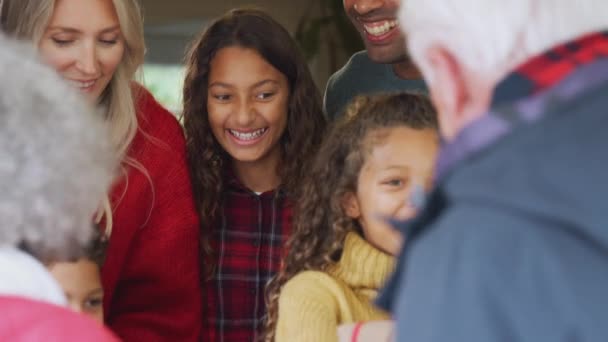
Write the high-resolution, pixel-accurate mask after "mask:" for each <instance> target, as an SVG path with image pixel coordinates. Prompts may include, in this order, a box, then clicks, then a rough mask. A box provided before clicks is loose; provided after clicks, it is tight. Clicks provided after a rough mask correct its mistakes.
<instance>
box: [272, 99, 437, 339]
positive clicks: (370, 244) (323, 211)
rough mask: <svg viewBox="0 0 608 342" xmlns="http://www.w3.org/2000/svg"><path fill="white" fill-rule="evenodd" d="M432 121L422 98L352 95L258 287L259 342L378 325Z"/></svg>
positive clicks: (428, 176)
mask: <svg viewBox="0 0 608 342" xmlns="http://www.w3.org/2000/svg"><path fill="white" fill-rule="evenodd" d="M436 127H437V124H436V117H435V112H434V110H433V107H432V105H431V103H430V101H429V100H428V99H427V98H426V97H425V96H424V95H418V94H407V93H405V94H395V95H386V96H378V97H360V98H358V99H357V100H355V101H354V103H353V104H352V105H351V106H350V108H349V109H348V110H347V116H346V117H345V118H344V119H343V120H342V121H340V122H338V123H337V125H336V126H335V127H334V128H333V130H332V131H331V132H330V134H329V136H328V137H327V138H326V140H325V141H324V143H323V145H322V146H321V149H320V151H319V153H318V155H317V158H316V159H315V162H314V163H313V165H312V166H311V168H310V171H309V172H310V174H309V175H308V177H307V181H306V182H305V183H304V187H303V193H302V201H301V202H300V203H299V207H298V210H297V211H296V217H295V218H294V232H293V235H292V236H291V237H290V240H289V242H288V245H287V249H288V251H289V252H288V255H287V258H286V260H285V265H284V267H283V269H282V270H281V271H280V272H279V274H278V275H277V277H276V278H275V279H273V281H272V283H271V284H270V285H269V288H268V302H269V303H268V310H269V317H268V321H267V325H266V329H267V330H266V336H265V337H266V340H267V341H273V340H274V341H321V342H322V341H336V340H337V327H338V325H339V324H344V323H351V322H358V321H369V320H377V319H387V318H388V316H387V315H386V314H385V313H384V312H382V311H380V310H379V309H377V308H375V307H374V306H373V304H372V302H371V301H372V299H373V298H374V297H375V295H376V293H377V290H378V288H380V287H381V286H382V284H383V282H384V281H385V280H386V278H387V277H388V276H389V274H390V273H391V272H392V269H393V266H394V256H395V255H396V254H397V253H398V251H399V249H400V246H401V242H402V237H401V235H400V233H399V232H398V231H396V230H394V229H393V228H391V227H390V226H389V225H387V224H386V223H385V222H386V220H387V219H389V218H393V219H401V220H403V219H407V218H410V217H412V216H413V215H414V214H415V208H414V206H413V205H412V204H411V201H410V197H411V196H412V194H413V193H414V191H415V190H416V189H424V188H427V187H428V186H429V185H430V184H431V182H432V173H433V166H434V161H435V155H436V152H437V148H438V142H439V140H438V135H437V128H436Z"/></svg>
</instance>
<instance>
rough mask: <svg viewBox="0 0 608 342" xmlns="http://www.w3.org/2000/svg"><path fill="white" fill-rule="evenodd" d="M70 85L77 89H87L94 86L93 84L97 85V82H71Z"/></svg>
mask: <svg viewBox="0 0 608 342" xmlns="http://www.w3.org/2000/svg"><path fill="white" fill-rule="evenodd" d="M70 84H71V85H72V86H74V87H76V88H82V89H86V88H89V87H91V86H93V84H95V81H89V82H80V81H70Z"/></svg>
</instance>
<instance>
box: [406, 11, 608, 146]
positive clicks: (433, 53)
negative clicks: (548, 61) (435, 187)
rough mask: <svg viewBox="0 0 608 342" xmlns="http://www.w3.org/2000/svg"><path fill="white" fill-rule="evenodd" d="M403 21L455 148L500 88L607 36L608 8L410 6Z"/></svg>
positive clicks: (445, 131) (412, 51)
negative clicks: (552, 51)
mask: <svg viewBox="0 0 608 342" xmlns="http://www.w3.org/2000/svg"><path fill="white" fill-rule="evenodd" d="M399 20H400V22H401V25H402V28H403V30H404V31H405V32H406V34H407V37H408V47H409V52H410V55H411V56H412V58H413V59H414V61H415V62H416V64H417V65H418V67H419V68H420V70H421V71H422V73H423V75H424V77H425V79H426V81H427V83H428V85H429V89H430V91H431V95H432V97H433V101H434V102H435V105H436V106H437V110H438V111H439V118H440V124H441V130H442V134H443V135H444V137H445V138H446V139H447V140H450V139H453V138H454V137H455V136H456V135H457V134H458V133H459V132H460V131H461V130H462V129H463V128H464V127H466V125H467V124H468V123H470V122H472V121H474V120H475V119H477V118H479V117H480V116H482V115H483V113H485V112H486V111H487V109H488V107H489V106H490V103H491V99H492V95H493V90H494V88H495V86H496V85H497V84H498V82H499V81H500V80H501V79H502V78H504V77H505V76H506V75H507V74H508V73H509V72H511V71H513V69H514V68H515V67H517V66H518V65H519V64H521V63H523V62H525V61H526V60H527V59H529V58H531V57H532V56H535V55H537V54H539V53H541V52H543V51H544V50H546V49H548V48H550V47H552V46H554V45H556V44H558V43H561V42H564V41H567V40H569V39H573V38H575V37H577V36H580V35H582V34H584V33H588V32H592V31H597V30H601V29H606V28H607V27H608V1H606V0H581V1H571V0H568V1H567V0H510V1H504V0H432V1H429V0H407V1H403V2H402V7H401V8H400V11H399Z"/></svg>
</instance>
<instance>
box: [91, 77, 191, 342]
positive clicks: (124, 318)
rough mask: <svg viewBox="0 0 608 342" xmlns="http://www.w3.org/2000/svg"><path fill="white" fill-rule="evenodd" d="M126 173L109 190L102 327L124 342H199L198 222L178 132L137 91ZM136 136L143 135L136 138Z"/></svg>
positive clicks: (159, 109)
mask: <svg viewBox="0 0 608 342" xmlns="http://www.w3.org/2000/svg"><path fill="white" fill-rule="evenodd" d="M138 103H139V105H138V115H139V132H138V133H137V135H136V136H135V139H134V140H133V142H132V145H131V148H130V152H129V155H130V156H131V157H132V158H134V159H135V160H137V161H138V162H139V163H141V165H142V166H143V167H144V168H145V170H146V172H147V173H148V176H149V177H146V175H145V174H144V173H142V172H141V171H139V170H137V169H135V168H130V170H129V173H128V178H127V179H126V180H125V179H123V180H121V181H120V182H119V183H118V184H116V185H115V186H114V188H113V190H112V196H111V199H112V202H113V207H114V208H113V218H114V226H113V229H112V235H111V237H110V242H109V245H108V249H107V254H106V260H105V263H104V265H103V268H102V283H103V287H104V291H105V299H104V310H105V315H106V322H107V324H108V325H109V327H110V328H111V329H112V330H113V331H114V332H115V333H116V334H117V335H119V336H120V337H121V338H122V339H123V340H125V341H146V342H153V341H198V339H199V335H200V322H201V291H200V285H199V281H200V277H199V272H200V271H199V270H200V267H199V266H200V263H199V234H200V233H199V221H198V216H197V214H196V211H195V208H194V200H193V197H192V186H191V183H190V177H189V173H188V168H187V165H186V148H185V141H184V135H183V131H182V128H181V127H180V125H179V123H178V122H177V120H176V119H175V117H174V116H173V115H172V114H170V113H169V112H168V111H167V110H165V109H164V108H163V107H162V106H161V105H160V104H158V102H156V100H154V98H153V96H152V95H151V94H150V93H149V92H148V91H146V90H144V89H142V91H141V95H140V99H139V101H138ZM142 132H143V133H142Z"/></svg>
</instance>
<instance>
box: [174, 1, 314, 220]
mask: <svg viewBox="0 0 608 342" xmlns="http://www.w3.org/2000/svg"><path fill="white" fill-rule="evenodd" d="M183 116H184V126H185V128H186V136H187V137H186V139H187V148H188V155H189V164H190V169H191V173H192V179H193V183H194V193H195V198H196V201H197V204H198V207H199V211H200V213H201V215H202V219H203V221H206V222H209V221H210V220H211V219H212V218H213V214H214V213H215V211H216V209H217V205H218V204H217V203H218V202H220V201H219V199H220V196H221V193H222V190H223V186H222V180H223V173H224V172H225V170H226V167H227V166H234V167H235V168H238V166H239V165H247V166H248V167H249V166H254V167H256V166H257V167H259V166H262V167H270V168H272V169H271V170H268V174H269V175H275V176H278V177H279V178H280V183H281V188H282V189H284V190H286V191H287V192H294V189H295V188H296V186H297V185H298V183H299V181H300V179H301V176H302V173H303V170H304V165H305V163H307V160H308V157H309V156H311V155H312V154H313V153H314V152H315V150H316V149H315V147H316V146H317V145H318V144H319V143H320V140H321V137H322V134H323V128H324V124H325V118H324V116H323V113H322V108H321V96H320V94H319V92H318V89H317V88H316V86H315V84H314V81H313V79H312V76H311V74H310V71H309V69H308V65H307V63H306V61H305V60H304V58H303V56H302V55H301V53H300V51H299V49H298V47H297V45H296V43H295V41H294V40H293V39H292V38H291V36H290V34H289V32H288V31H287V30H285V29H284V28H283V27H282V26H281V25H280V24H278V23H277V22H276V21H275V20H274V19H272V18H271V17H269V16H268V15H267V14H265V13H264V12H262V11H259V10H251V9H239V10H233V11H230V12H228V13H227V14H226V15H224V16H223V17H221V18H219V19H218V20H216V21H215V22H214V23H212V24H211V26H210V27H209V28H207V29H206V31H205V32H204V33H203V34H202V35H201V37H200V38H198V39H197V40H196V41H195V42H194V44H193V46H192V48H191V50H190V53H189V56H188V59H187V74H186V80H185V85H184V113H183Z"/></svg>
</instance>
